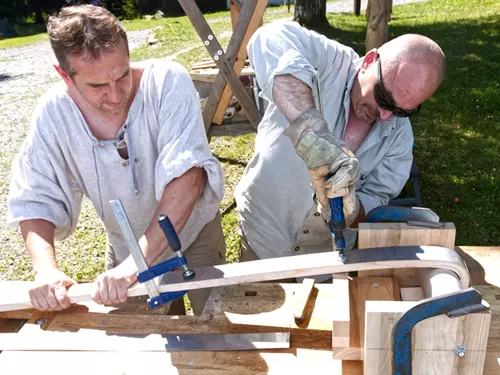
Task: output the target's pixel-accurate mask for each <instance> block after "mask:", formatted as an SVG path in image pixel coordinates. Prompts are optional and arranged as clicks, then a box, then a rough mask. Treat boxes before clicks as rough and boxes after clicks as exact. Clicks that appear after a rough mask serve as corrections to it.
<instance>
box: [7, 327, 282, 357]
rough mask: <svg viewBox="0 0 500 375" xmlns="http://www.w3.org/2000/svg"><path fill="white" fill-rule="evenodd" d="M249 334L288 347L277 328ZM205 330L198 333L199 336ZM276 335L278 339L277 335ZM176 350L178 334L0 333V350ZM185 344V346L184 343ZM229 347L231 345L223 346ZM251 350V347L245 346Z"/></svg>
mask: <svg viewBox="0 0 500 375" xmlns="http://www.w3.org/2000/svg"><path fill="white" fill-rule="evenodd" d="M239 335H240V334H236V337H233V336H227V337H226V338H224V339H220V337H221V336H222V334H217V335H215V336H208V338H205V339H204V340H205V341H204V342H206V343H207V344H210V343H213V342H214V341H216V342H219V344H221V345H223V347H224V348H226V347H228V348H233V347H234V348H236V347H235V346H234V344H233V345H231V343H233V340H236V339H237V337H241V336H239ZM241 335H244V336H248V337H249V338H247V339H245V340H252V341H251V347H252V348H254V349H256V350H259V349H260V350H262V349H283V348H288V347H290V341H289V334H288V333H286V332H278V333H276V335H274V334H272V333H262V334H257V336H258V337H255V338H254V339H252V337H254V335H253V334H241ZM268 335H271V336H272V337H271V339H265V338H264V339H261V336H268ZM203 337H207V336H204V334H202V335H199V337H198V340H201V339H202V338H203ZM276 338H278V339H276ZM170 345H171V348H172V351H177V350H180V349H176V348H178V346H179V341H178V336H177V335H159V334H149V335H109V334H108V333H106V332H103V331H96V330H92V329H91V330H87V329H81V330H79V331H78V332H51V331H40V330H39V331H38V332H36V331H33V330H30V331H28V332H24V329H21V330H20V332H19V333H3V334H1V335H0V351H6V350H7V351H40V350H43V351H67V350H69V351H84V352H85V351H91V352H110V351H111V352H115V351H118V352H123V351H124V352H130V351H132V352H165V351H167V352H168V351H170ZM184 347H185V346H184ZM225 350H231V349H225ZM248 350H250V349H248Z"/></svg>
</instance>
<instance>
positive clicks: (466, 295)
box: [392, 288, 489, 375]
mask: <svg viewBox="0 0 500 375" xmlns="http://www.w3.org/2000/svg"><path fill="white" fill-rule="evenodd" d="M488 308H489V307H488V306H487V305H483V304H482V296H481V293H479V292H478V291H477V290H476V289H474V288H469V289H466V290H463V291H459V292H455V293H450V294H446V295H443V296H438V297H433V298H427V299H424V300H422V301H421V302H420V303H419V304H418V305H416V306H414V307H413V308H411V309H410V310H408V311H407V312H406V313H405V314H404V315H403V316H402V317H401V318H400V319H399V321H398V322H397V323H396V325H395V326H394V329H393V332H392V355H393V365H394V375H411V373H412V367H411V366H412V358H411V357H412V353H411V351H412V349H411V333H412V331H413V327H415V325H416V324H417V323H419V322H421V321H422V320H425V319H428V318H432V317H434V316H438V315H443V314H446V315H447V316H448V317H450V318H456V317H459V316H462V315H466V314H471V313H475V312H480V311H485V310H488Z"/></svg>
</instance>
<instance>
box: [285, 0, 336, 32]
mask: <svg viewBox="0 0 500 375" xmlns="http://www.w3.org/2000/svg"><path fill="white" fill-rule="evenodd" d="M293 19H294V21H297V22H298V23H300V24H301V25H302V26H306V27H310V28H315V27H318V26H324V25H327V24H328V21H327V19H326V0H296V2H295V15H294V18H293Z"/></svg>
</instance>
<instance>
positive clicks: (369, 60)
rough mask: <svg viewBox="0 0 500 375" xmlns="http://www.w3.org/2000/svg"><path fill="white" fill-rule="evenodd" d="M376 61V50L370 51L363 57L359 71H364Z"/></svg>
mask: <svg viewBox="0 0 500 375" xmlns="http://www.w3.org/2000/svg"><path fill="white" fill-rule="evenodd" d="M377 60H378V50H377V49H376V48H373V49H371V50H370V51H368V52H367V53H366V55H365V56H364V57H363V62H362V63H361V70H362V71H365V70H366V69H368V68H369V67H370V65H372V64H373V63H375V62H376V61H377Z"/></svg>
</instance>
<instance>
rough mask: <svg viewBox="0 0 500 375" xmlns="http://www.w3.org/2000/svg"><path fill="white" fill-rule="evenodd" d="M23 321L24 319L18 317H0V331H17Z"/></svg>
mask: <svg viewBox="0 0 500 375" xmlns="http://www.w3.org/2000/svg"><path fill="white" fill-rule="evenodd" d="M24 322H25V321H24V320H19V319H0V333H13V332H17V331H18V330H19V329H20V328H21V327H22V326H23V324H24Z"/></svg>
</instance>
